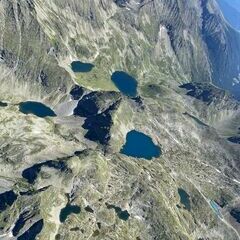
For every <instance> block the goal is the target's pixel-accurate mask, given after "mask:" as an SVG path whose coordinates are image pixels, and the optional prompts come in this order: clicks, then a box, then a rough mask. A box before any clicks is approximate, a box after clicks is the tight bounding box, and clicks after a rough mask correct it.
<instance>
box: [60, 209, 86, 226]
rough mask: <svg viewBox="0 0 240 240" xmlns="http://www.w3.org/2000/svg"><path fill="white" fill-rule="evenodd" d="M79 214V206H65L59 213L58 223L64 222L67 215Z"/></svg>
mask: <svg viewBox="0 0 240 240" xmlns="http://www.w3.org/2000/svg"><path fill="white" fill-rule="evenodd" d="M80 212H81V208H80V207H79V206H76V205H71V204H67V206H66V207H65V208H63V209H62V210H61V212H60V222H61V223H63V222H65V221H66V219H67V218H68V216H69V215H71V214H79V213H80Z"/></svg>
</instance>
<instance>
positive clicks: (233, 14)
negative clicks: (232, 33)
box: [218, 0, 240, 31]
mask: <svg viewBox="0 0 240 240" xmlns="http://www.w3.org/2000/svg"><path fill="white" fill-rule="evenodd" d="M218 4H219V6H220V8H221V10H222V12H223V15H224V17H225V18H226V20H227V21H228V22H229V23H230V24H231V25H232V27H234V28H235V29H237V30H238V31H240V1H239V5H236V4H233V3H232V2H231V1H226V0H218Z"/></svg>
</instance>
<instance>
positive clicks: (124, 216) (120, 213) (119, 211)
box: [106, 203, 130, 221]
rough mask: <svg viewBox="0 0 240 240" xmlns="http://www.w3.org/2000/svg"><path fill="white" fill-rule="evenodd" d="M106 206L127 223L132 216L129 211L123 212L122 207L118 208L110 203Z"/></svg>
mask: <svg viewBox="0 0 240 240" xmlns="http://www.w3.org/2000/svg"><path fill="white" fill-rule="evenodd" d="M106 206H107V208H108V209H114V210H115V213H116V214H117V216H118V218H119V219H121V220H123V221H127V220H128V219H129V217H130V214H129V213H128V211H127V210H124V211H123V210H122V209H121V208H120V207H117V206H115V205H113V204H108V203H106Z"/></svg>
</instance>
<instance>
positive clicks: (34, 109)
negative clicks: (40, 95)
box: [19, 101, 56, 118]
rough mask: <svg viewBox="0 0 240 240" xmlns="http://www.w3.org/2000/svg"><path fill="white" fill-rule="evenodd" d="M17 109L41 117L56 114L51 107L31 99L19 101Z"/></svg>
mask: <svg viewBox="0 0 240 240" xmlns="http://www.w3.org/2000/svg"><path fill="white" fill-rule="evenodd" d="M19 111H20V112H22V113H24V114H33V115H36V116H38V117H41V118H44V117H55V116H56V114H55V113H54V111H53V110H52V109H51V108H49V107H47V106H46V105H44V104H42V103H40V102H32V101H27V102H21V103H20V104H19Z"/></svg>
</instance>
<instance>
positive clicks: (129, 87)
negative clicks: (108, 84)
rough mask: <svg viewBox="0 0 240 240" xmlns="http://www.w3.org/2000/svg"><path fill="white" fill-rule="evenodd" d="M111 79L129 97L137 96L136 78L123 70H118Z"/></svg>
mask: <svg viewBox="0 0 240 240" xmlns="http://www.w3.org/2000/svg"><path fill="white" fill-rule="evenodd" d="M111 79H112V81H113V83H114V84H115V86H116V87H117V88H118V89H119V91H120V92H122V93H123V94H125V95H127V96H129V97H136V95H137V85H138V83H137V80H136V79H135V78H133V77H132V76H130V75H129V74H127V73H125V72H123V71H116V72H114V73H113V74H112V78H111Z"/></svg>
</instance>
